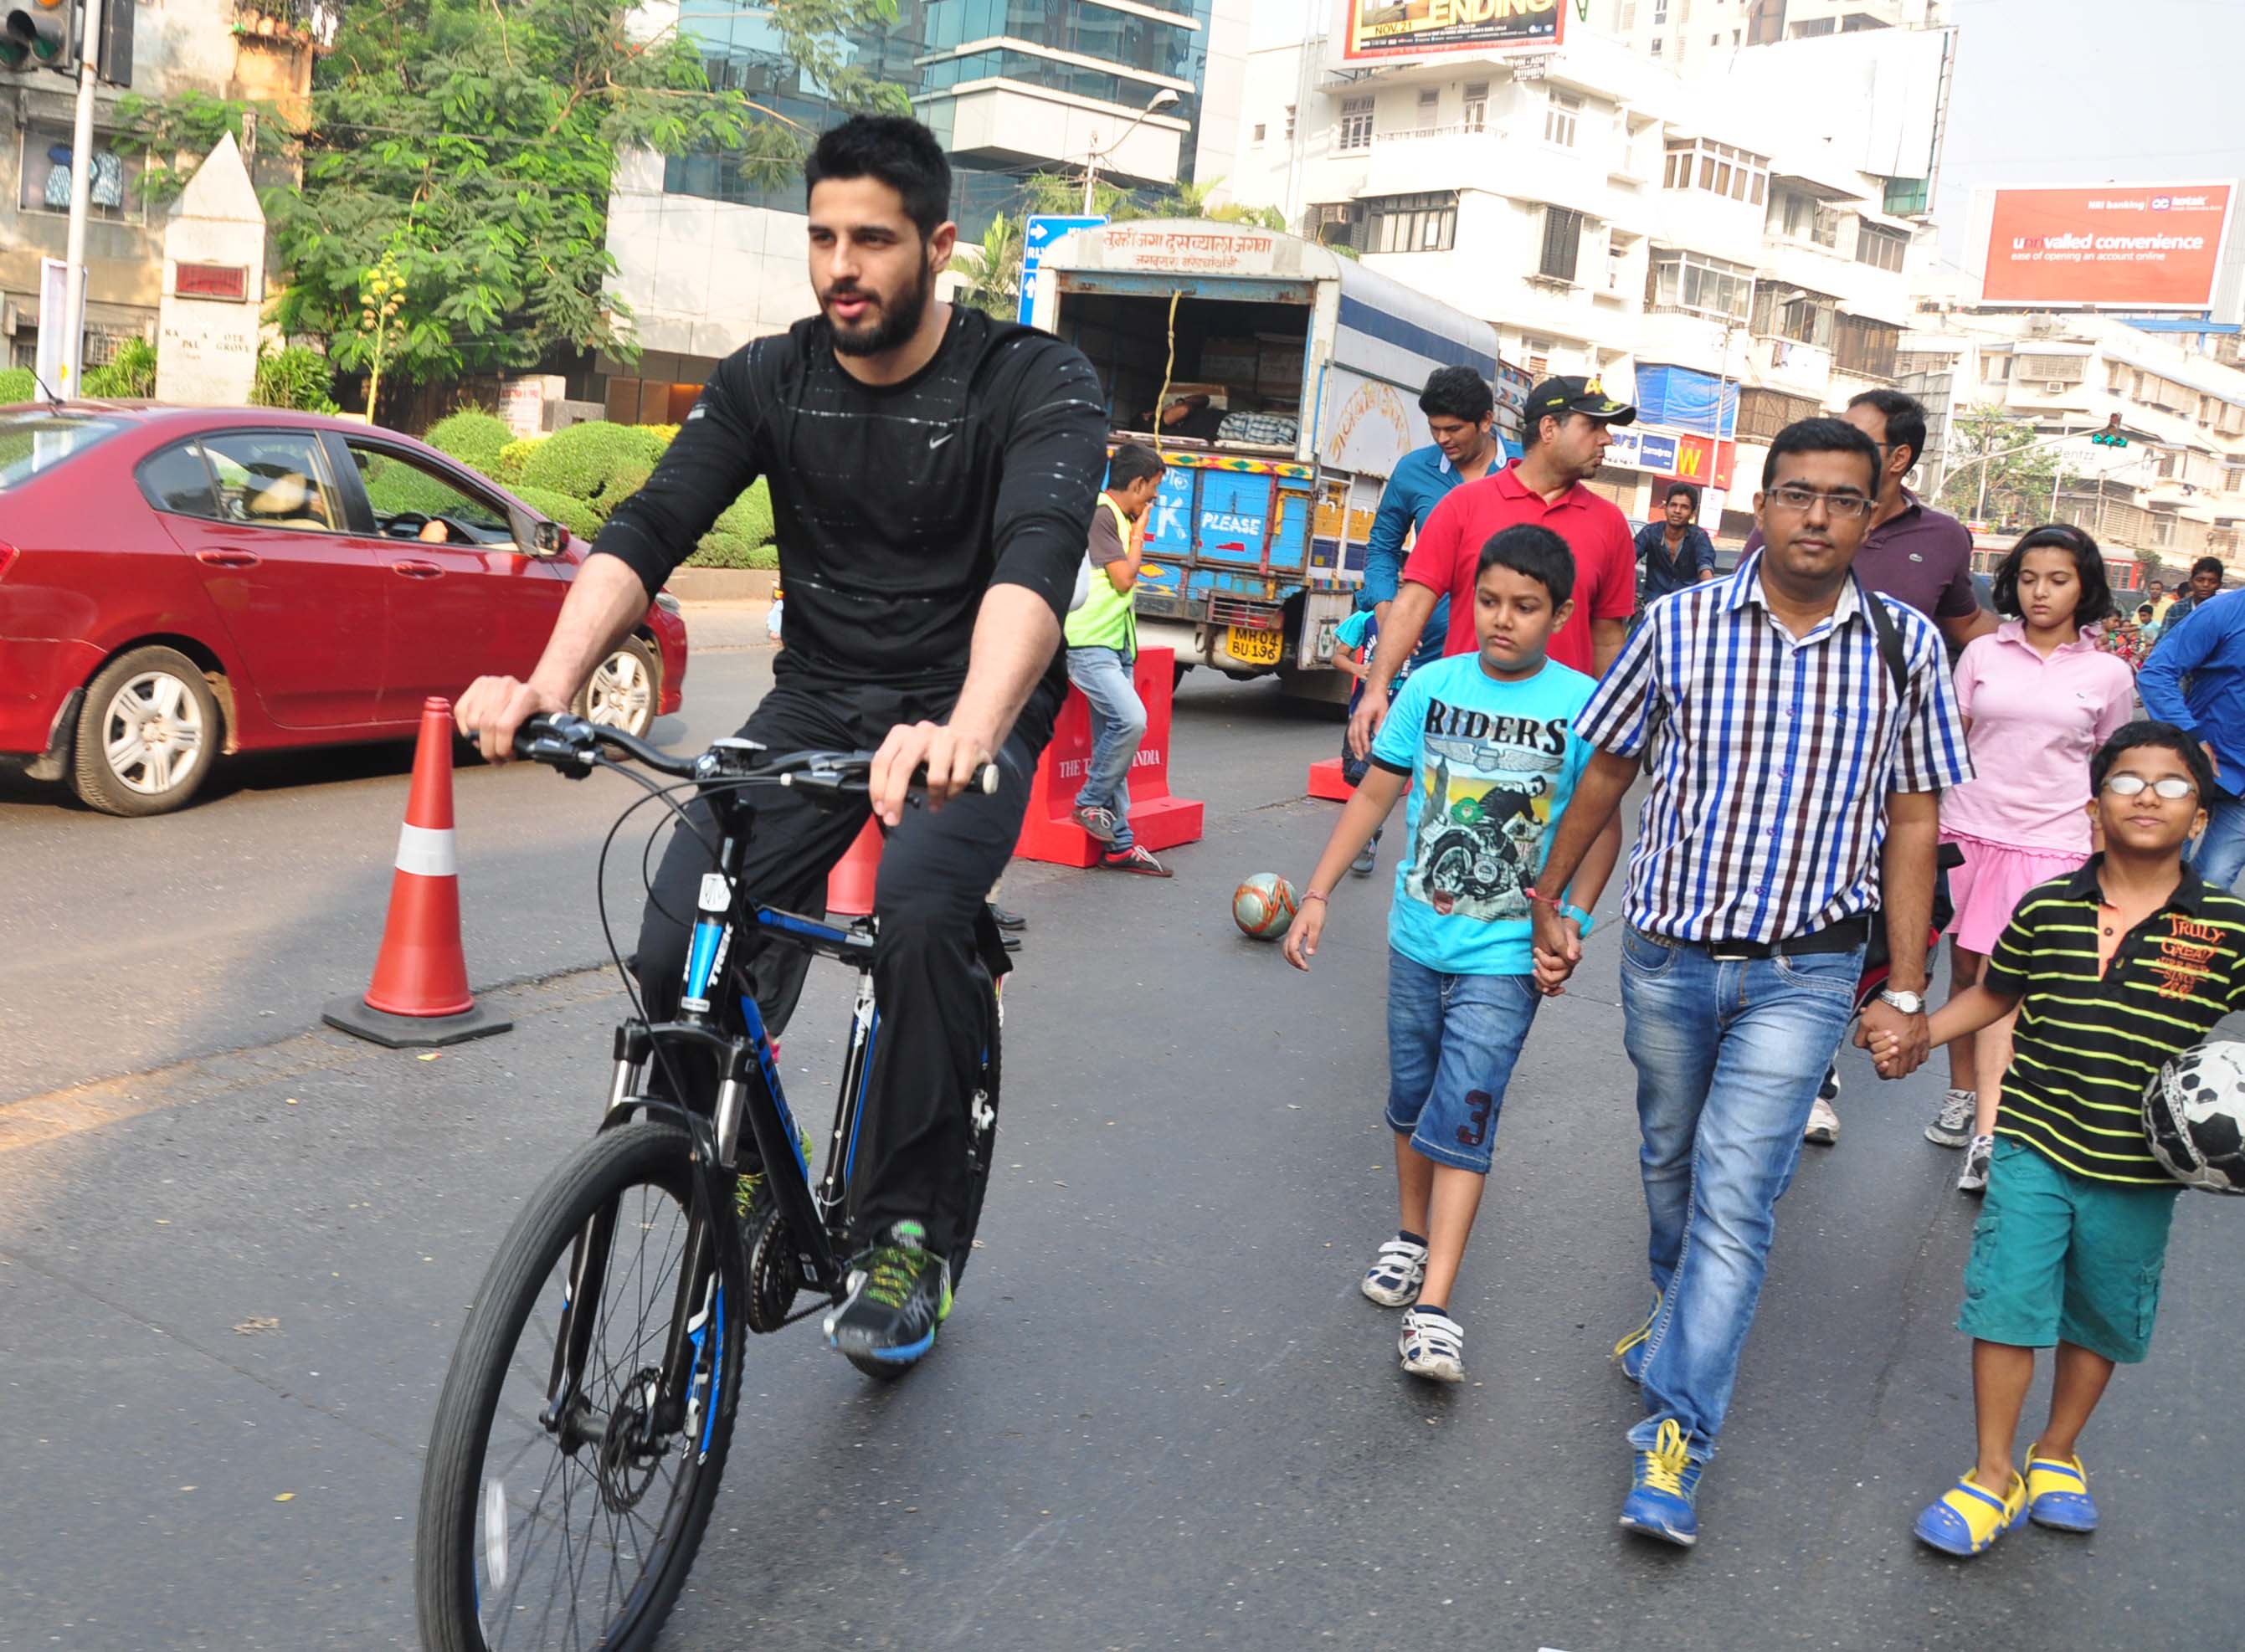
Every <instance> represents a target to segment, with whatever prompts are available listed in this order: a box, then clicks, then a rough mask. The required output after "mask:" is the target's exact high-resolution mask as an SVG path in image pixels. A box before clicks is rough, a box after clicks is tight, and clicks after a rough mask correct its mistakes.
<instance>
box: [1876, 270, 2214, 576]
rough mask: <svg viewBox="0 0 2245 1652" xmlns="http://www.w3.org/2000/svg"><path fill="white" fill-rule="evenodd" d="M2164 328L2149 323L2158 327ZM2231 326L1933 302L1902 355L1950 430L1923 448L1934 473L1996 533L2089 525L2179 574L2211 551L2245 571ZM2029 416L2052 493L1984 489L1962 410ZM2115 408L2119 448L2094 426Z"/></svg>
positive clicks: (2106, 541)
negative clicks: (2051, 468) (1967, 496)
mask: <svg viewBox="0 0 2245 1652" xmlns="http://www.w3.org/2000/svg"><path fill="white" fill-rule="evenodd" d="M2153 329H2156V330H2153ZM2237 345H2238V335H2237V334H2236V332H2235V330H2234V329H2233V328H2227V327H2223V326H2217V325H2214V324H2210V323H2205V322H2197V321H2194V320H2193V319H2192V318H2188V317H2179V318H2175V319H2174V320H2162V321H2154V322H2137V323H2132V322H2126V321H2123V320H2121V319H2120V318H2119V317H2116V316H2107V315H2093V314H2088V313H2082V314H2074V315H2069V314H2063V313H2059V314H2052V313H2033V312H2020V311H2016V310H2003V309H1990V308H1981V307H1978V306H1974V305H1970V304H1963V303H1958V302H1956V301H1951V300H1947V299H1942V298H1929V299H1927V300H1926V301H1924V303H1923V306H1922V310H1921V314H1920V315H1919V316H1918V318H1917V325H1916V327H1915V328H1913V329H1912V330H1911V331H1910V332H1909V333H1908V334H1907V335H1905V336H1904V339H1903V342H1902V357H1901V363H1900V364H1901V366H1902V368H1903V369H1904V370H1905V372H1906V373H1907V374H1909V375H1910V376H1911V379H1910V381H1909V382H1911V383H1913V384H1914V385H1915V387H1916V388H1918V389H1923V391H1924V392H1925V393H1926V395H1927V396H1929V397H1930V404H1931V405H1932V406H1933V407H1934V409H1935V410H1936V415H1937V416H1938V418H1939V422H1940V423H1941V424H1942V426H1943V432H1942V436H1941V437H1939V438H1936V437H1935V436H1933V435H1932V434H1929V438H1928V443H1927V446H1928V449H1929V452H1930V455H1931V457H1932V460H1933V465H1932V468H1933V469H1934V470H1935V471H1936V477H1937V476H1938V475H1939V474H1940V473H1942V472H1948V473H1957V474H1958V476H1959V479H1960V483H1962V484H1965V485H1967V486H1969V487H1970V491H1971V494H1972V498H1971V500H1970V504H1969V507H1968V510H1967V514H1968V515H1974V516H1976V517H1977V519H1978V520H1979V521H1981V522H1982V523H1984V525H1985V526H1986V527H1987V529H1988V530H1989V531H1991V532H2008V531H2011V530H2014V529H2018V528H2022V527H2025V526H2027V525H2031V524H2032V523H2035V522H2041V521H2047V520H2050V519H2052V518H2057V519H2058V520H2062V521H2068V522H2072V523H2076V524H2078V525H2080V526H2082V527H2084V528H2086V529H2088V530H2089V531H2090V532H2092V534H2094V535H2095V536H2096V537H2097V538H2098V539H2099V542H2100V543H2101V544H2103V545H2106V547H2107V548H2108V549H2109V550H2110V551H2111V552H2113V554H2115V555H2118V556H2125V557H2131V558H2136V559H2156V560H2158V561H2160V562H2161V563H2163V564H2165V565H2167V568H2168V569H2169V570H2171V571H2179V570H2181V568H2184V567H2187V565H2188V564H2189V563H2190V562H2191V561H2192V560H2193V559H2195V558H2197V557H2201V556H2208V555H2212V556H2218V557H2220V558H2221V559H2222V560H2223V561H2224V562H2225V563H2227V564H2228V565H2229V566H2230V568H2231V569H2232V570H2233V571H2234V572H2245V536H2241V532H2240V529H2241V525H2245V368H2242V367H2241V366H2240V365H2239V364H2238V349H2237ZM1977 409H1994V410H2000V411H2001V412H2002V413H2003V414H2004V415H2005V416H2008V417H2010V418H2012V419H2015V420H2018V421H2019V422H2021V423H2022V425H2023V426H2024V427H2025V429H2027V430H2031V431H2032V432H2033V434H2032V436H2031V437H2027V436H2025V435H2023V436H2022V437H2020V442H2021V444H2022V445H2025V443H2026V442H2028V441H2042V442H2049V443H2052V451H2053V452H2054V453H2055V455H2056V457H2057V460H2058V464H2057V466H2056V474H2055V475H2054V476H2053V477H2052V479H2051V492H2050V494H2049V495H2048V496H2047V497H2045V495H2044V494H2043V493H2042V491H2041V489H2040V488H2039V487H2038V488H2037V489H2036V490H2035V497H2034V498H2025V497H2022V496H2020V495H2019V494H2018V493H2016V492H2011V491H2005V490H2004V489H2001V488H1994V489H1991V488H1990V487H1988V486H1986V485H1984V479H1983V477H1982V474H1981V472H1982V471H1984V470H1985V469H1986V468H1987V467H1980V469H1979V470H1970V471H1968V470H1965V469H1964V455H1963V453H1962V452H1961V450H1960V449H1961V445H1962V444H1961V443H1958V442H1957V441H1956V440H1955V437H1954V431H1955V428H1956V425H1957V422H1958V421H1959V420H1960V419H1961V418H1963V417H1964V416H1969V415H1970V413H1971V412H1972V411H1973V410H1977ZM2115 417H2117V418H2118V419H2119V421H2120V425H2119V429H2120V434H2122V435H2123V436H2125V437H2126V438H2127V443H2128V444H2127V445H2126V447H2112V446H2107V445H2104V444H2100V443H2092V441H2091V440H2090V439H2089V438H2090V437H2091V436H2092V434H2093V433H2096V432H2099V431H2102V430H2105V429H2106V426H2107V424H2108V423H2110V421H2112V420H2113V419H2114V418H2115Z"/></svg>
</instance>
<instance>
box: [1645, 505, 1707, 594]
mask: <svg viewBox="0 0 2245 1652" xmlns="http://www.w3.org/2000/svg"><path fill="white" fill-rule="evenodd" d="M1662 512H1663V514H1662V519H1661V520H1659V521H1658V522H1648V523H1646V524H1645V525H1644V526H1643V527H1641V528H1639V529H1638V531H1637V560H1638V565H1639V566H1640V567H1642V568H1643V569H1644V570H1645V579H1644V580H1643V581H1642V583H1641V584H1640V585H1639V586H1638V604H1637V607H1638V613H1644V612H1645V610H1646V609H1647V608H1650V607H1651V606H1652V605H1653V603H1654V602H1655V601H1656V600H1658V599H1660V598H1662V597H1665V596H1666V595H1667V594H1668V593H1669V592H1672V591H1681V590H1682V589H1684V587H1685V586H1688V585H1697V584H1698V583H1699V581H1700V580H1702V579H1713V578H1714V577H1715V542H1714V541H1713V539H1710V538H1708V537H1707V531H1706V529H1705V528H1703V527H1701V526H1700V525H1699V523H1698V522H1697V521H1696V520H1694V518H1697V517H1698V516H1699V489H1697V488H1695V487H1693V486H1692V484H1690V483H1689V482H1671V483H1670V484H1668V498H1667V499H1666V500H1665V502H1664V503H1663V505H1662Z"/></svg>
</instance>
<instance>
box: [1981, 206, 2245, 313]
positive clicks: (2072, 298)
mask: <svg viewBox="0 0 2245 1652" xmlns="http://www.w3.org/2000/svg"><path fill="white" fill-rule="evenodd" d="M2235 191H2236V186H2235V184H2234V183H2216V184H2160V185H2156V186H2136V185H2130V184H2093V185H2089V186H2085V187H2081V188H2072V189H1992V190H1987V191H1984V192H1983V193H1985V194H1986V195H1987V196H1988V197H1989V198H1990V200H1989V201H1988V203H1987V219H1988V265H1987V274H1986V275H1985V276H1984V278H1983V281H1982V283H1981V288H1980V292H1981V297H1982V298H1983V300H1984V301H1986V302H1988V303H1991V304H2037V305H2044V304H2047V305H2056V306H2059V307H2066V306H2072V305H2091V304H2099V305H2110V306H2112V307H2113V308H2120V309H2187V310H2197V309H2205V308H2208V307H2209V306H2211V305H2212V304H2213V302H2214V282H2215V280H2216V279H2217V277H2218V276H2219V274H2220V273H2221V247H2222V241H2223V239H2224V237H2225V236H2226V235H2227V234H2228V228H2229V204H2230V197H2231V196H2232V195H2233V194H2235Z"/></svg>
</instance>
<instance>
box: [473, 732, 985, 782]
mask: <svg viewBox="0 0 2245 1652" xmlns="http://www.w3.org/2000/svg"><path fill="white" fill-rule="evenodd" d="M603 746H607V747H610V748H614V750H616V751H620V752H621V753H622V754H623V755H625V756H627V757H629V758H630V759H631V760H632V761H633V762H636V763H639V764H640V765H641V766H642V767H644V768H652V769H654V770H655V771H656V772H657V773H658V774H664V775H676V776H678V778H680V779H681V780H702V781H764V782H770V783H771V784H774V785H779V786H785V787H787V788H789V789H791V790H800V791H822V792H830V793H832V792H852V791H854V792H862V791H864V790H865V788H866V785H867V782H869V780H870V779H871V776H872V768H873V754H872V752H870V751H792V752H775V751H770V750H768V749H767V748H764V747H763V746H759V745H757V744H756V742H755V741H747V740H721V741H718V742H717V743H716V745H714V746H712V747H710V748H709V750H707V751H705V752H701V753H699V754H697V755H694V756H691V757H682V756H678V755H674V754H673V753H670V752H667V751H664V750H663V749H662V748H661V747H659V746H651V745H649V744H648V742H647V741H644V740H641V739H640V738H639V737H638V736H637V735H628V734H626V733H625V732H624V731H623V730H622V729H621V728H609V727H608V726H607V724H605V723H595V722H589V721H587V720H586V719H584V718H582V717H575V716H569V715H558V716H557V715H549V714H546V713H540V714H538V715H537V716H534V717H531V718H529V719H527V720H526V721H524V723H523V725H522V727H521V728H519V729H517V730H516V731H515V735H514V755H516V756H517V757H520V758H525V759H527V760H528V761H530V762H539V763H546V764H549V765H551V766H552V767H553V768H559V769H561V770H563V771H564V772H565V773H567V774H570V775H574V776H577V777H579V778H582V777H583V776H584V775H587V774H588V773H590V772H591V770H592V768H593V762H594V761H595V759H596V758H597V757H598V755H599V754H600V748H601V747H603ZM926 781H927V771H926V768H924V767H923V768H916V769H914V770H913V771H912V790H913V791H914V792H916V793H917V792H920V791H923V790H924V789H925V788H926ZM998 781H999V774H998V765H997V764H995V763H985V764H983V765H982V767H981V768H980V769H978V770H976V771H975V775H974V777H973V780H972V781H971V782H969V789H971V790H975V791H980V793H981V794H982V795H983V796H986V797H987V796H994V795H995V793H996V792H997V789H998Z"/></svg>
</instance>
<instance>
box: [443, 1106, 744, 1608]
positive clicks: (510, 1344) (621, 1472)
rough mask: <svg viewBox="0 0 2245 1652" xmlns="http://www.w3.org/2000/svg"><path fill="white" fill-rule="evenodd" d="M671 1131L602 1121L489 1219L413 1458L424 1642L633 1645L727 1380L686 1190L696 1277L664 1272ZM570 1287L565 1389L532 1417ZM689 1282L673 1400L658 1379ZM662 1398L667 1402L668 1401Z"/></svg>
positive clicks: (690, 1547)
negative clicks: (518, 1211) (484, 1251)
mask: <svg viewBox="0 0 2245 1652" xmlns="http://www.w3.org/2000/svg"><path fill="white" fill-rule="evenodd" d="M689 1150H690V1143H689V1141H688V1137H687V1134H686V1133H685V1132H684V1131H682V1130H680V1129H677V1128H675V1127H671V1126H668V1125H655V1124H646V1123H640V1124H630V1125H626V1126H623V1127H621V1128H618V1129H614V1130H610V1131H606V1132H603V1133H602V1134H600V1135H599V1136H597V1137H595V1138H594V1139H593V1141H591V1142H589V1143H588V1144H587V1146H586V1147H585V1148H584V1149H583V1150H582V1151H580V1153H579V1154H577V1155H576V1156H575V1157H574V1158H573V1159H571V1160H570V1161H568V1162H567V1163H566V1164H564V1165H563V1166H562V1167H561V1168H560V1169H558V1170H556V1171H555V1172H554V1173H553V1175H551V1176H549V1177H548V1178H547V1179H546V1182H545V1184H544V1185H543V1186H541V1187H540V1188H539V1190H538V1192H537V1194H536V1195H534V1196H533V1197H532V1201H531V1202H530V1204H529V1206H528V1207H527V1208H526V1209H525V1210H524V1212H523V1214H522V1215H521V1216H520V1217H519V1218H518V1219H517V1221H516V1222H515V1224H514V1226H513V1227H512V1229H510V1230H509V1231H508V1234H507V1236H506V1239H505V1242H503V1243H502V1244H501V1246H500V1248H499V1256H497V1258H496V1259H495V1260H494V1261H493V1262H492V1267H491V1271H490V1273H489V1274H488V1275H487V1276H485V1281H484V1286H483V1289H482V1290H481V1291H480V1292H479V1293H478V1297H477V1299H476V1303H475V1305H474V1306H473V1307H472V1308H471V1310H469V1313H468V1322H467V1324H466V1326H465V1329H464V1330H462V1331H461V1333H460V1343H459V1347H458V1350H457V1351H455V1352H454V1354H453V1356H452V1364H451V1371H449V1372H448V1373H447V1375H446V1377H445V1379H444V1392H443V1395H442V1397H441V1398H439V1399H438V1400H437V1421H436V1425H435V1429H434V1431H433V1432H432V1434H431V1439H430V1442H429V1458H428V1463H427V1466H425V1468H424V1471H423V1473H422V1480H421V1509H420V1527H419V1533H418V1541H417V1544H416V1545H415V1550H416V1555H415V1571H416V1574H417V1575H416V1584H417V1600H418V1606H419V1611H420V1621H421V1636H422V1642H423V1644H424V1646H427V1647H429V1648H431V1649H436V1652H506V1649H515V1648H520V1649H532V1648H540V1647H580V1646H587V1647H588V1646H600V1647H602V1648H606V1649H611V1652H629V1649H639V1648H643V1647H645V1646H647V1645H648V1643H649V1642H652V1641H653V1640H654V1638H655V1632H656V1630H657V1629H659V1628H661V1624H662V1621H663V1619H664V1618H665V1617H667V1616H668V1615H669V1612H670V1608H671V1607H672V1605H673V1604H674V1603H675V1601H676V1600H677V1598H678V1592H679V1590H680V1588H682V1587H683V1585H684V1583H685V1581H686V1574H687V1570H688V1567H690V1566H691V1565H692V1564H693V1561H694V1554H695V1549H696V1548H698V1547H700V1545H701V1541H702V1532H703V1530H704V1528H705V1527H707V1526H708V1524H709V1509H710V1505H711V1504H712V1502H713V1501H714V1500H716V1494H717V1483H718V1480H719V1478H720V1477H721V1475H722V1473H723V1470H724V1463H725V1453H726V1449H727V1447H728V1446H729V1445H730V1444H731V1441H732V1432H733V1411H734V1405H735V1402H736V1398H737V1394H738V1390H739V1378H740V1366H741V1343H742V1330H741V1323H740V1316H739V1314H738V1312H737V1311H736V1310H733V1309H732V1307H731V1305H730V1304H732V1303H738V1302H739V1301H740V1299H741V1276H740V1261H739V1257H738V1256H737V1251H738V1249H739V1247H738V1245H737V1243H736V1242H735V1237H734V1235H733V1233H732V1229H731V1222H730V1218H729V1212H722V1211H718V1212H709V1211H703V1212H702V1213H701V1214H702V1215H703V1216H704V1218H705V1219H714V1220H715V1221H716V1222H717V1224H718V1227H719V1229H720V1231H718V1232H716V1233H715V1234H713V1235H711V1236H710V1237H711V1243H710V1244H709V1245H708V1246H707V1247H705V1254H706V1255H708V1256H709V1257H710V1259H711V1261H710V1264H709V1266H707V1267H705V1268H704V1269H702V1278H701V1279H700V1280H698V1281H695V1282H692V1283H690V1284H689V1285H688V1287H687V1288H686V1289H684V1290H682V1289H681V1281H680V1273H681V1270H682V1267H683V1265H684V1264H685V1261H686V1256H687V1252H688V1233H689V1230H690V1229H691V1228H692V1226H693V1219H694V1217H695V1214H696V1210H695V1196H694V1191H693V1187H694V1182H693V1178H694V1176H695V1170H694V1168H693V1167H692V1165H691V1164H690V1162H689V1160H688V1153H689ZM588 1234H591V1235H593V1236H595V1238H594V1242H593V1244H592V1247H591V1249H592V1251H593V1256H594V1262H595V1263H597V1265H593V1264H587V1265H586V1266H585V1274H586V1277H585V1278H584V1279H583V1280H582V1281H581V1283H580V1285H579V1288H578V1293H577V1297H576V1300H577V1302H578V1303H580V1306H582V1307H583V1308H585V1309H587V1310H589V1311H588V1312H587V1313H585V1314H580V1315H579V1316H578V1325H579V1330H580V1332H582V1333H584V1334H585V1336H586V1337H587V1346H586V1350H585V1353H584V1357H583V1358H582V1361H581V1364H580V1371H581V1376H580V1382H579V1384H578V1398H577V1399H576V1401H575V1402H574V1403H573V1405H571V1406H570V1407H568V1408H567V1409H566V1411H565V1412H563V1413H562V1415H561V1417H560V1418H559V1419H558V1420H557V1421H556V1422H555V1423H554V1424H553V1425H548V1424H547V1423H546V1421H545V1420H543V1413H544V1412H546V1409H547V1405H548V1395H549V1391H550V1390H551V1389H552V1388H553V1385H554V1382H555V1377H556V1372H557V1371H558V1370H559V1368H560V1361H559V1360H558V1358H557V1343H558V1340H559V1337H560V1327H561V1324H562V1320H563V1316H564V1312H565V1310H566V1308H567V1306H568V1303H569V1302H570V1300H571V1297H570V1289H571V1280H572V1277H573V1275H574V1274H575V1273H576V1272H577V1271H578V1269H579V1266H580V1252H581V1251H582V1249H584V1247H583V1245H582V1244H581V1241H583V1240H584V1239H585V1238H586V1236H587V1235H588ZM682 1301H683V1302H684V1303H686V1304H687V1308H688V1314H687V1327H688V1329H687V1338H688V1348H689V1349H690V1351H691V1357H690V1367H691V1373H692V1375H691V1379H690V1381H689V1382H688V1385H687V1391H686V1394H685V1396H684V1398H685V1405H684V1406H683V1408H682V1410H681V1409H679V1408H676V1407H673V1406H666V1405H664V1404H663V1402H662V1398H661V1366H662V1363H663V1357H664V1351H665V1348H666V1346H667V1344H668V1341H669V1337H670V1330H671V1324H672V1322H673V1320H674V1318H675V1317H676V1316H677V1314H678V1311H679V1304H680V1303H681V1302H682ZM673 1412H675V1414H668V1413H673Z"/></svg>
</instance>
